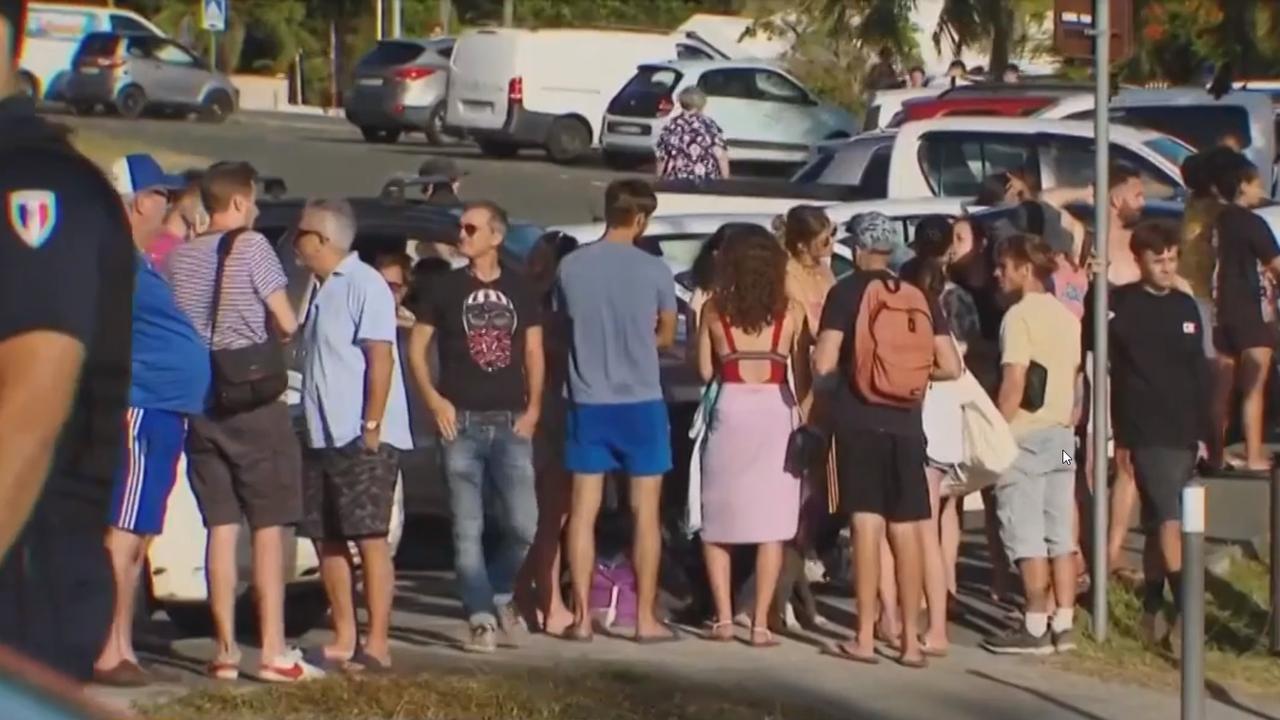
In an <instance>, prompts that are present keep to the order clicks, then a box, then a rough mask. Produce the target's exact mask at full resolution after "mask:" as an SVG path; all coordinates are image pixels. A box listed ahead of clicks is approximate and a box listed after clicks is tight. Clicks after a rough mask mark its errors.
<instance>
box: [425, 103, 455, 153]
mask: <svg viewBox="0 0 1280 720" xmlns="http://www.w3.org/2000/svg"><path fill="white" fill-rule="evenodd" d="M447 110H448V107H447V106H446V105H445V103H444V101H441V102H438V103H436V105H435V107H433V108H431V114H430V115H428V116H427V126H426V127H425V128H423V132H424V133H425V134H426V136H427V142H428V143H430V144H432V145H436V146H439V145H444V144H446V143H448V142H449V136H448V134H447V133H445V131H444V118H445V112H446V111H447Z"/></svg>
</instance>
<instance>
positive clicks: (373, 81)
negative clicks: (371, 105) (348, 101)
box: [356, 78, 382, 87]
mask: <svg viewBox="0 0 1280 720" xmlns="http://www.w3.org/2000/svg"><path fill="white" fill-rule="evenodd" d="M356 84H357V85H370V86H375V87H376V86H378V85H381V84H382V78H360V79H359V80H356Z"/></svg>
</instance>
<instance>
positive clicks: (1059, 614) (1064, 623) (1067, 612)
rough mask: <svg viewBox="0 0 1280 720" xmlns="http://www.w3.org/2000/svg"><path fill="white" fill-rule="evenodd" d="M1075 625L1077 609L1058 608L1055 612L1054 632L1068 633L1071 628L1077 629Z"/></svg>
mask: <svg viewBox="0 0 1280 720" xmlns="http://www.w3.org/2000/svg"><path fill="white" fill-rule="evenodd" d="M1075 624H1076V609H1075V608H1073V607H1069V608H1058V609H1057V610H1054V611H1053V631H1054V632H1056V633H1060V632H1066V631H1067V630H1070V629H1071V628H1073V627H1075Z"/></svg>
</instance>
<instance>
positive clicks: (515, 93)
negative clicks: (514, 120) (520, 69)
mask: <svg viewBox="0 0 1280 720" xmlns="http://www.w3.org/2000/svg"><path fill="white" fill-rule="evenodd" d="M507 100H508V101H510V102H513V103H522V102H524V78H522V77H513V78H511V81H510V82H508V83H507Z"/></svg>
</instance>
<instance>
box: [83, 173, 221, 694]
mask: <svg viewBox="0 0 1280 720" xmlns="http://www.w3.org/2000/svg"><path fill="white" fill-rule="evenodd" d="M111 174H112V179H113V181H114V182H115V185H116V189H117V190H118V191H119V192H120V197H121V200H122V201H123V202H124V206H125V212H126V214H127V215H128V217H129V225H130V228H131V229H132V231H133V241H134V244H135V245H136V246H137V248H138V250H139V255H138V257H137V261H136V268H137V270H136V272H135V274H134V289H133V336H132V337H133V342H132V358H131V359H132V363H131V365H132V371H131V373H130V378H129V379H130V384H129V407H128V409H127V410H126V412H125V415H124V418H123V423H124V437H125V453H124V457H123V459H122V461H121V463H120V467H119V470H118V471H117V473H116V478H115V483H114V485H113V487H112V492H111V510H110V515H109V522H110V527H109V528H108V529H107V538H106V545H107V552H108V553H109V554H110V555H111V568H112V572H113V574H114V576H115V581H116V591H115V613H114V615H113V616H112V621H111V631H110V634H109V635H108V636H107V642H106V645H105V646H104V647H103V648H102V652H101V654H99V656H98V660H97V662H96V663H95V664H94V680H95V681H96V682H98V683H101V684H104V685H115V686H123V687H136V686H141V685H146V684H147V683H148V682H149V681H150V677H149V675H148V674H147V672H146V671H145V670H143V669H142V667H141V665H140V664H139V663H138V656H137V654H136V653H135V652H134V649H133V613H134V598H136V597H137V587H138V581H139V578H140V576H141V574H142V568H143V566H144V565H145V562H146V557H147V550H148V548H149V547H150V545H151V542H152V540H154V539H155V537H156V536H157V535H159V534H160V532H161V531H162V530H163V529H164V514H165V508H166V506H167V505H168V503H169V494H170V493H171V492H172V491H173V487H174V484H175V483H177V480H178V476H179V473H183V474H185V472H186V458H185V455H184V453H183V446H184V444H185V443H186V439H187V417H188V416H190V415H196V414H199V413H200V412H201V411H202V410H203V409H204V401H205V394H206V393H207V392H208V390H209V353H208V352H207V351H206V350H205V349H204V344H203V342H201V340H200V336H199V335H198V334H197V333H196V331H195V328H194V327H192V325H191V321H190V320H188V319H187V316H186V315H184V314H183V313H182V311H181V310H179V309H178V305H177V303H176V301H175V300H174V297H173V291H172V290H171V289H170V288H169V284H168V283H167V282H166V281H165V280H164V278H163V277H161V276H160V273H159V272H157V270H156V268H155V266H154V265H153V264H152V262H151V261H150V260H149V259H148V258H147V256H146V255H145V254H143V252H144V251H145V250H146V249H147V248H149V247H151V244H152V242H153V240H154V238H155V236H156V235H157V234H158V233H159V232H160V230H161V227H162V225H163V224H164V220H165V217H166V216H167V215H168V213H169V209H170V208H169V198H170V197H171V196H173V194H175V193H177V192H178V191H180V190H181V189H182V187H183V185H184V184H185V183H184V182H183V180H182V178H180V177H176V176H173V175H166V174H165V173H164V171H163V170H162V169H161V168H160V164H159V163H158V162H156V160H155V159H154V158H153V157H151V156H150V155H129V156H127V157H124V158H122V159H121V160H120V161H118V162H117V163H116V164H115V165H114V166H113V167H112V173H111Z"/></svg>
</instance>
